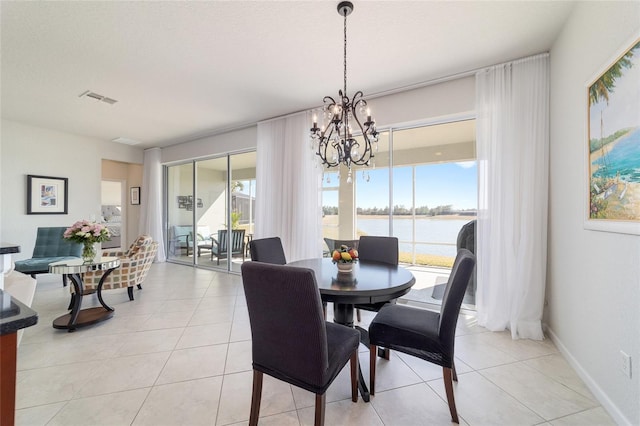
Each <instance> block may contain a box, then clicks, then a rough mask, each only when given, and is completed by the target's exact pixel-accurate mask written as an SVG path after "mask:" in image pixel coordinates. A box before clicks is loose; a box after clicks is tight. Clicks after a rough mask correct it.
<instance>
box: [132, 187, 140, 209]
mask: <svg viewBox="0 0 640 426" xmlns="http://www.w3.org/2000/svg"><path fill="white" fill-rule="evenodd" d="M131 204H132V205H134V206H135V205H137V204H140V187H139V186H132V187H131Z"/></svg>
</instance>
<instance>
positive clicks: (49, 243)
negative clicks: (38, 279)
mask: <svg viewBox="0 0 640 426" xmlns="http://www.w3.org/2000/svg"><path fill="white" fill-rule="evenodd" d="M66 229H67V228H66V227H64V226H62V227H46V228H38V234H37V236H36V245H35V247H34V248H33V255H32V256H31V259H24V260H16V261H15V270H16V271H18V272H22V273H23V274H27V275H31V277H32V278H35V275H36V274H48V273H49V264H50V263H53V262H58V261H60V260H68V259H78V258H80V256H81V254H82V244H80V243H76V242H73V241H71V240H66V239H64V237H63V234H64V231H65V230H66ZM62 284H63V285H64V286H66V285H67V276H66V275H63V276H62Z"/></svg>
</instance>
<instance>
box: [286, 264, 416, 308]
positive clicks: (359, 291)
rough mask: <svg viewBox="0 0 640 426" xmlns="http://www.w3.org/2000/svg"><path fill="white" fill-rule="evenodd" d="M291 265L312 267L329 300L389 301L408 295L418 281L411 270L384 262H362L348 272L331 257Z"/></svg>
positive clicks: (354, 265)
mask: <svg viewBox="0 0 640 426" xmlns="http://www.w3.org/2000/svg"><path fill="white" fill-rule="evenodd" d="M287 265H289V266H297V267H303V268H309V269H312V270H313V271H314V272H315V275H316V281H317V282H318V288H319V289H320V295H321V296H322V300H324V301H326V302H338V303H349V304H356V303H358V304H361V303H379V302H386V301H389V300H391V299H396V298H398V297H400V296H402V295H404V294H406V293H407V292H409V290H410V289H411V286H413V285H414V284H415V282H416V280H415V277H414V276H413V274H412V273H411V272H410V271H409V270H407V269H405V268H403V267H401V266H394V265H388V264H384V263H376V262H363V261H358V262H355V263H354V264H353V271H352V272H351V273H346V274H345V273H338V268H337V267H336V265H335V264H334V263H333V262H332V261H331V259H330V258H321V259H320V258H319V259H304V260H298V261H295V262H291V263H288V264H287Z"/></svg>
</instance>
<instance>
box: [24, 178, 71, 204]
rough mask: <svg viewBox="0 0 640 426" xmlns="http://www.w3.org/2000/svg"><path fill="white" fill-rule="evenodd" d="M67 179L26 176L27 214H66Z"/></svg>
mask: <svg viewBox="0 0 640 426" xmlns="http://www.w3.org/2000/svg"><path fill="white" fill-rule="evenodd" d="M68 183H69V179H68V178H60V177H51V176H36V175H27V214H67V213H68V207H69V200H68V196H69V186H68Z"/></svg>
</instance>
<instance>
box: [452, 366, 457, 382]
mask: <svg viewBox="0 0 640 426" xmlns="http://www.w3.org/2000/svg"><path fill="white" fill-rule="evenodd" d="M451 376H452V377H453V381H454V382H457V381H458V374H457V373H456V363H455V362H454V361H451Z"/></svg>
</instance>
